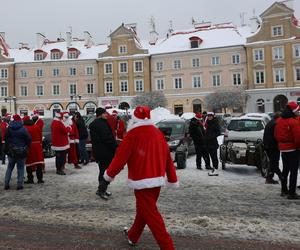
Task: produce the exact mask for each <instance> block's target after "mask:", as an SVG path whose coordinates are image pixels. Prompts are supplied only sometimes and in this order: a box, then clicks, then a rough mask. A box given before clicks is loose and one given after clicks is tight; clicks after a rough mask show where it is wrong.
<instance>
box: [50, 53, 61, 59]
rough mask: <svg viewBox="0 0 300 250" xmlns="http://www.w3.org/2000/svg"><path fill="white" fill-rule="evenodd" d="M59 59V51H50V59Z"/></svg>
mask: <svg viewBox="0 0 300 250" xmlns="http://www.w3.org/2000/svg"><path fill="white" fill-rule="evenodd" d="M58 59H60V53H59V52H51V60H58Z"/></svg>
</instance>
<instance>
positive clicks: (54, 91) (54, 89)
mask: <svg viewBox="0 0 300 250" xmlns="http://www.w3.org/2000/svg"><path fill="white" fill-rule="evenodd" d="M52 94H53V95H59V85H58V84H55V85H52Z"/></svg>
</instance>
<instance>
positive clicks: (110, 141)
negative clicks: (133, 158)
mask: <svg viewBox="0 0 300 250" xmlns="http://www.w3.org/2000/svg"><path fill="white" fill-rule="evenodd" d="M89 129H90V136H91V142H92V149H93V154H94V157H95V160H96V162H97V163H98V166H99V176H98V181H99V183H100V181H102V179H103V175H104V172H105V170H106V169H107V167H108V166H109V164H110V162H111V161H112V159H113V157H114V155H115V151H116V148H117V142H116V139H115V137H114V135H113V133H112V130H111V128H110V126H109V124H108V122H107V113H106V111H105V109H103V108H97V109H96V119H95V120H94V121H93V122H92V123H91V124H90V126H89ZM96 194H97V195H98V194H99V189H98V191H97V193H96ZM107 195H110V193H109V192H107Z"/></svg>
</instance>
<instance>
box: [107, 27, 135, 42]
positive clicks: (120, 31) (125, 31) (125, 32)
mask: <svg viewBox="0 0 300 250" xmlns="http://www.w3.org/2000/svg"><path fill="white" fill-rule="evenodd" d="M109 36H110V38H111V39H112V38H116V37H119V36H131V37H133V34H132V32H131V31H130V30H129V29H127V28H125V26H124V24H122V25H121V26H119V28H117V29H116V30H115V31H114V32H112V33H111V34H110V35H109Z"/></svg>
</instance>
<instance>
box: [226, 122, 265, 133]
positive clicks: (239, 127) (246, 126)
mask: <svg viewBox="0 0 300 250" xmlns="http://www.w3.org/2000/svg"><path fill="white" fill-rule="evenodd" d="M227 129H228V130H234V131H260V130H263V129H264V126H263V123H262V121H260V120H231V121H230V123H229V125H228V127H227Z"/></svg>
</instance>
